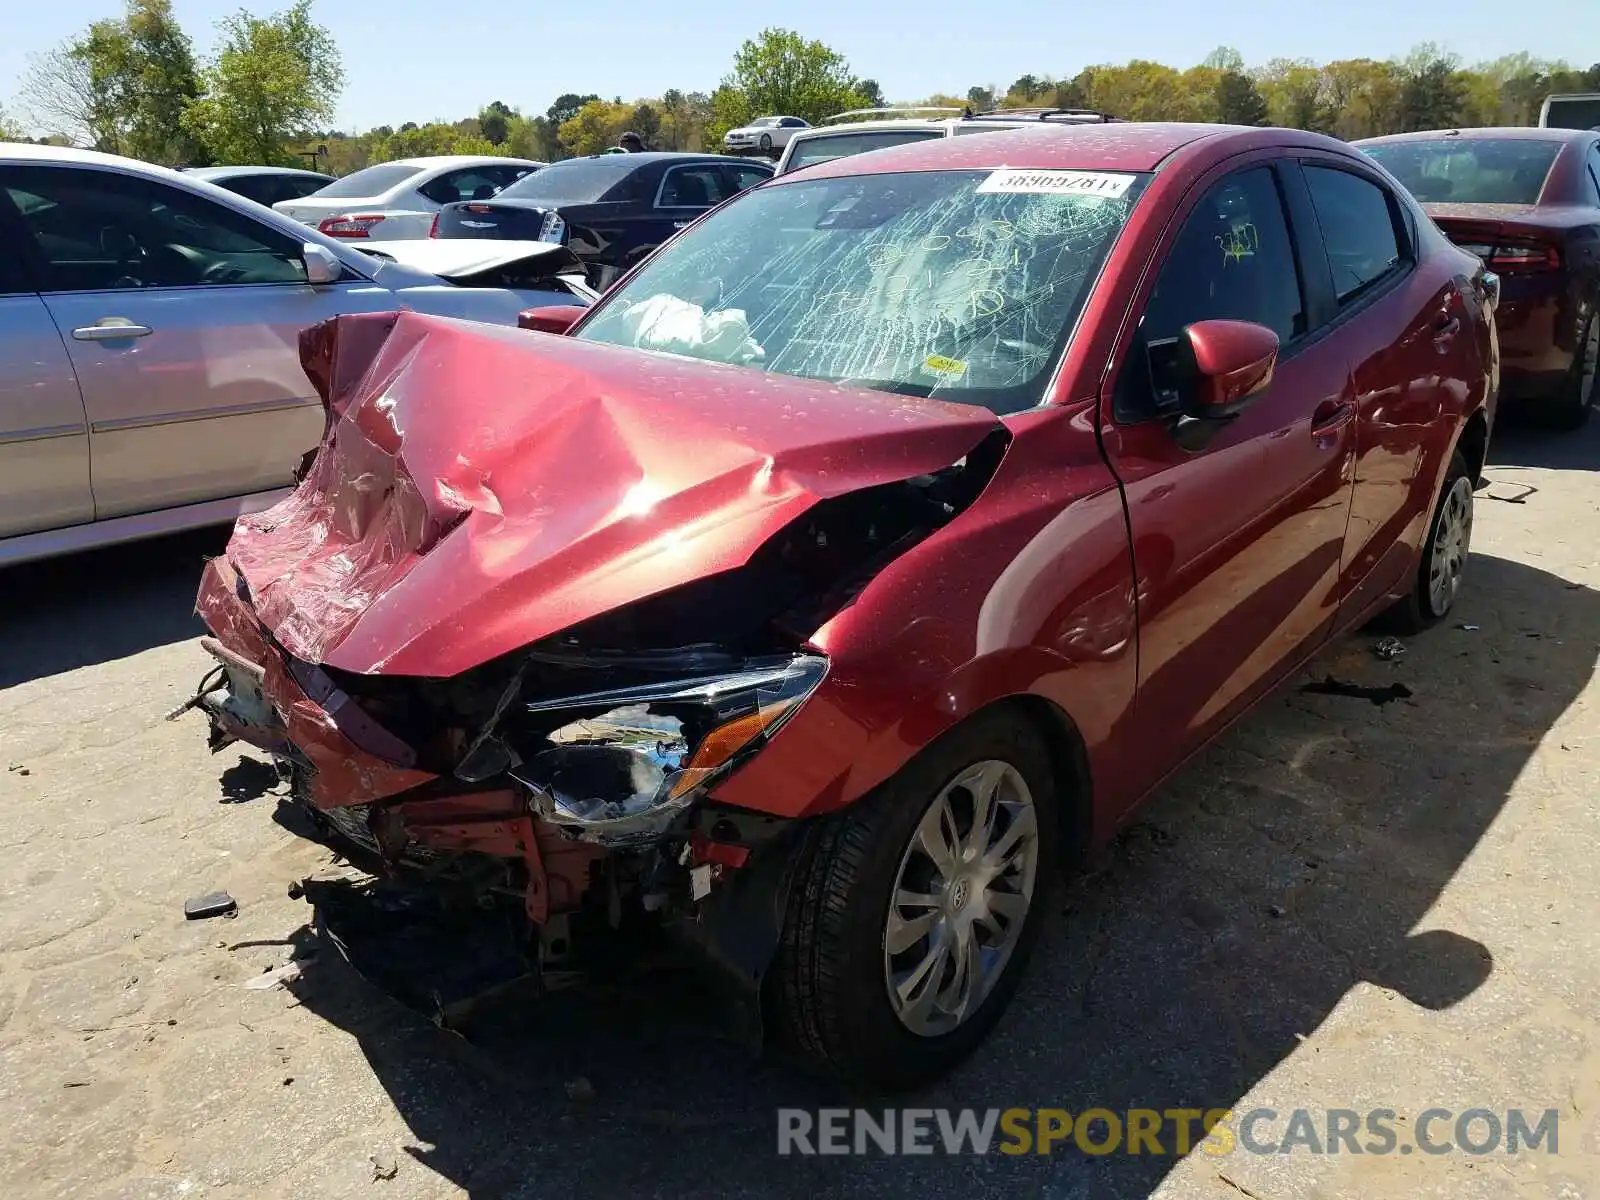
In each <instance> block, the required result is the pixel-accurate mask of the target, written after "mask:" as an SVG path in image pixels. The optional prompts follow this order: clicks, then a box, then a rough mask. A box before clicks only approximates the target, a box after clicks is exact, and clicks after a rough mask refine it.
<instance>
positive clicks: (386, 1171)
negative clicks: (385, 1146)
mask: <svg viewBox="0 0 1600 1200" xmlns="http://www.w3.org/2000/svg"><path fill="white" fill-rule="evenodd" d="M368 1161H370V1162H371V1163H372V1178H373V1181H374V1182H376V1181H377V1180H379V1179H393V1178H394V1177H395V1176H396V1175H398V1174H400V1160H399V1159H397V1158H395V1156H394V1155H392V1154H372V1155H368Z"/></svg>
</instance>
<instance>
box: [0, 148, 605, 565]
mask: <svg viewBox="0 0 1600 1200" xmlns="http://www.w3.org/2000/svg"><path fill="white" fill-rule="evenodd" d="M463 247H465V248H463ZM594 298H595V295H594V293H593V292H592V291H590V290H589V289H588V288H587V287H585V286H584V284H583V281H582V269H581V267H579V266H577V265H576V260H575V259H574V258H573V257H572V255H571V253H570V252H569V251H567V250H565V249H564V248H562V247H558V246H550V245H544V244H542V243H512V242H499V243H492V242H480V243H463V244H456V245H450V244H445V243H434V244H429V243H427V242H425V241H424V242H410V243H407V242H394V243H387V244H386V243H379V242H373V243H369V244H368V245H366V246H365V247H363V249H360V250H358V249H355V248H354V247H351V246H348V245H343V244H341V243H339V242H337V241H335V240H334V239H332V238H328V237H324V236H323V235H321V234H319V233H317V232H316V231H315V230H311V229H307V228H306V227H305V226H303V225H300V224H298V223H297V222H295V221H294V220H292V219H291V218H289V217H286V216H283V215H281V214H279V213H275V212H273V211H272V210H271V209H268V208H264V207H262V206H261V205H259V204H256V203H254V202H253V201H250V200H247V199H244V198H243V197H240V196H236V195H233V194H232V193H229V192H226V191H223V190H222V189H221V188H218V187H215V186H213V185H211V184H208V183H205V182H204V181H202V180H198V179H195V178H193V177H190V176H187V175H184V174H180V173H178V172H176V171H168V170H166V169H164V168H161V167H153V166H150V165H148V164H145V163H140V162H135V161H132V160H129V159H125V158H117V157H113V156H110V155H103V154H94V153H90V152H88V151H80V150H67V149H61V148H57V147H51V146H31V145H6V144H3V143H0V564H6V563H12V562H20V561H22V560H24V559H32V558H42V557H45V556H47V555H52V554H60V553H65V552H69V551H74V550H78V549H83V548H86V547H89V546H96V545H103V544H108V543H111V542H117V541H127V540H131V539H133V538H138V537H145V536H149V535H152V534H158V533H166V532H171V531H176V530H179V529H186V528H192V527H197V526H201V525H207V524H213V523H221V522H226V521H231V520H232V519H234V518H235V517H236V516H237V515H238V514H239V513H240V512H243V511H248V510H251V509H255V508H260V507H263V506H265V505H267V504H270V503H272V502H273V501H274V500H275V499H276V498H277V497H278V496H279V495H281V494H282V489H283V488H284V487H286V486H287V485H288V484H289V483H290V482H291V477H292V473H293V471H294V469H295V467H296V466H297V465H298V464H299V462H300V460H301V458H302V457H303V456H304V454H305V452H306V451H307V450H309V449H311V448H312V447H313V446H315V445H316V443H317V440H318V439H319V437H320V436H321V433H322V425H323V414H322V410H321V402H320V400H319V399H318V398H317V396H316V394H315V392H314V391H313V389H312V387H311V384H310V381H309V380H307V378H306V375H305V372H304V371H303V370H302V368H301V365H300V356H299V342H298V339H299V333H300V331H301V330H302V329H304V328H305V327H306V326H308V325H313V324H315V323H317V322H319V321H322V320H325V319H327V318H329V317H333V316H337V315H339V314H341V313H353V312H381V311H387V310H392V309H397V308H409V309H415V310H417V311H421V312H429V313H435V314H439V315H443V316H456V317H465V318H470V319H475V320H481V321H490V322H495V323H498V324H507V325H510V324H515V322H516V317H517V313H518V312H520V311H521V310H522V309H525V308H529V307H534V306H538V305H547V304H563V303H565V304H575V305H587V304H589V303H591V302H592V301H593V300H594Z"/></svg>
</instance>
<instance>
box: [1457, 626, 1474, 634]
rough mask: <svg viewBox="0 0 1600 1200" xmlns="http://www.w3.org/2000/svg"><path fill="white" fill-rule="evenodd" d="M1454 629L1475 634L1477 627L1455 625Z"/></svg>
mask: <svg viewBox="0 0 1600 1200" xmlns="http://www.w3.org/2000/svg"><path fill="white" fill-rule="evenodd" d="M1456 628H1457V629H1464V630H1466V631H1467V632H1468V633H1477V632H1478V628H1479V627H1478V626H1476V625H1457V626H1456Z"/></svg>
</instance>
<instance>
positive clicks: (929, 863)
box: [883, 759, 1039, 1037]
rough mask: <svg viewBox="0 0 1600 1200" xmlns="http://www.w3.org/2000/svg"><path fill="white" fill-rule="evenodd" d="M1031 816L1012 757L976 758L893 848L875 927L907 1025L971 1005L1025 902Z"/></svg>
mask: <svg viewBox="0 0 1600 1200" xmlns="http://www.w3.org/2000/svg"><path fill="white" fill-rule="evenodd" d="M1038 867H1039V823H1038V816H1037V812H1036V810H1035V808H1034V802H1033V795H1032V793H1031V792H1030V791H1029V790H1028V785H1027V782H1026V781H1025V780H1024V779H1023V777H1022V774H1021V772H1019V771H1018V770H1017V769H1016V768H1015V767H1014V766H1012V765H1011V764H1010V763H1007V762H1002V761H999V760H997V759H989V760H985V761H983V762H978V763H974V764H972V765H971V766H969V767H967V768H966V769H964V770H963V771H962V772H961V773H960V774H959V775H957V776H956V777H955V778H954V779H952V780H951V781H950V782H949V783H947V784H946V785H945V786H944V788H943V789H942V790H941V791H940V792H939V794H938V796H936V797H935V798H934V801H933V803H932V804H931V805H929V806H928V810H927V812H926V813H925V814H924V815H923V817H922V820H921V821H920V822H919V823H918V824H917V827H916V829H915V830H914V831H913V833H912V836H911V844H910V845H909V846H908V847H907V848H906V851H905V854H904V855H903V856H902V857H901V860H900V867H899V869H898V871H897V872H896V873H895V880H894V890H893V892H892V893H891V897H890V901H889V913H888V920H887V922H886V924H885V927H884V933H883V951H884V978H885V983H886V985H887V986H888V989H889V1003H890V1005H891V1006H892V1007H893V1009H894V1012H895V1015H896V1016H897V1017H898V1018H899V1019H900V1023H901V1024H902V1025H904V1026H905V1027H906V1028H907V1029H908V1030H910V1031H911V1032H912V1033H914V1034H917V1035H919V1036H922V1037H938V1036H941V1035H943V1034H947V1033H950V1032H951V1031H952V1030H954V1029H956V1028H957V1027H958V1026H960V1025H961V1024H962V1023H963V1022H965V1021H967V1020H968V1019H969V1018H971V1016H972V1015H973V1014H974V1013H975V1012H977V1011H978V1009H979V1007H980V1006H981V1005H982V1004H983V1002H984V1000H985V999H987V997H988V996H989V993H990V992H991V991H993V989H994V986H995V984H996V983H997V982H998V981H999V979H1000V976H1001V974H1002V973H1003V972H1004V971H1005V967H1006V963H1007V962H1008V961H1009V960H1010V958H1011V955H1012V952H1013V951H1014V950H1015V949H1016V947H1017V944H1018V941H1019V940H1020V938H1021V936H1022V930H1023V927H1024V925H1025V924H1026V923H1027V918H1028V910H1029V907H1030V906H1031V904H1032V902H1033V893H1034V881H1035V877H1036V875H1037V873H1038Z"/></svg>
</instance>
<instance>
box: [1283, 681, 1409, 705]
mask: <svg viewBox="0 0 1600 1200" xmlns="http://www.w3.org/2000/svg"><path fill="white" fill-rule="evenodd" d="M1300 690H1301V691H1302V692H1308V693H1310V694H1311V695H1313V696H1345V697H1348V698H1349V699H1352V700H1371V701H1372V702H1373V703H1374V704H1376V705H1377V706H1378V707H1379V708H1382V707H1383V706H1384V705H1385V704H1388V703H1389V702H1391V701H1393V700H1407V699H1410V697H1411V696H1412V695H1413V693H1412V691H1411V689H1410V688H1408V687H1407V686H1406V685H1405V684H1403V683H1391V684H1389V686H1388V687H1362V686H1361V685H1360V684H1356V683H1346V682H1344V681H1343V680H1342V679H1335V678H1334V677H1333V676H1332V675H1327V676H1324V677H1323V678H1322V680H1321V681H1320V682H1319V681H1313V682H1311V683H1307V684H1302V685H1301V688H1300Z"/></svg>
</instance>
